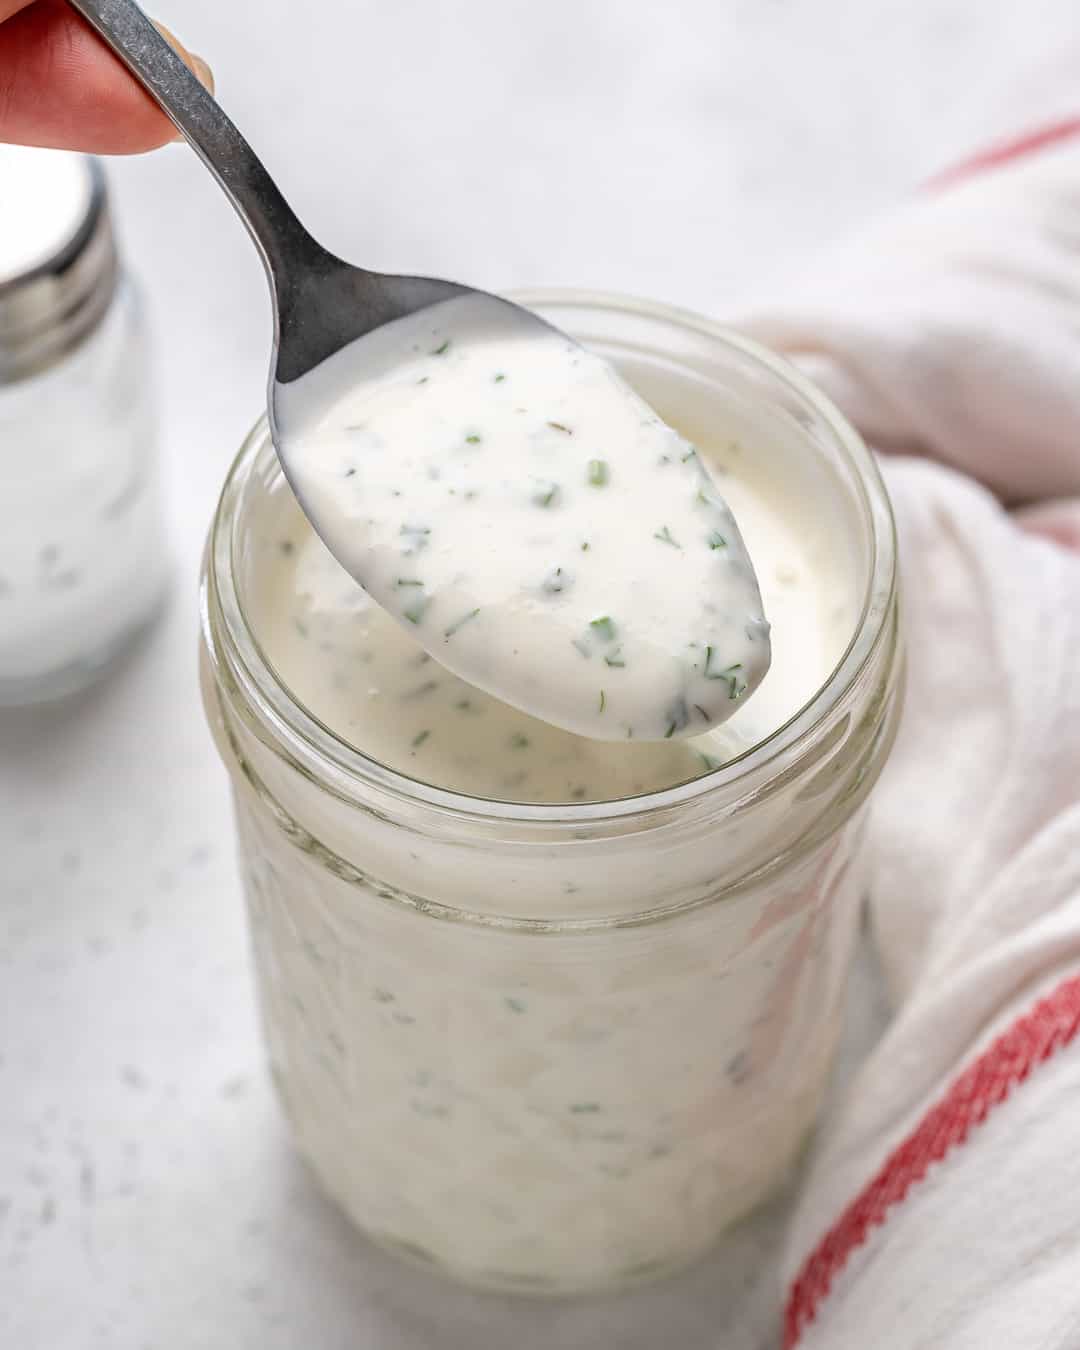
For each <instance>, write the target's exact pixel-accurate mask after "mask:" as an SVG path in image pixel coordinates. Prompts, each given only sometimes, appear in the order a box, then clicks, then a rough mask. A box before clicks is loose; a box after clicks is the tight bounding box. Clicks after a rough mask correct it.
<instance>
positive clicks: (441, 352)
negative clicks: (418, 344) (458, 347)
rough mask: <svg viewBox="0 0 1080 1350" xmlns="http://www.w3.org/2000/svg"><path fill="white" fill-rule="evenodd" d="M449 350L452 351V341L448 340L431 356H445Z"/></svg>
mask: <svg viewBox="0 0 1080 1350" xmlns="http://www.w3.org/2000/svg"><path fill="white" fill-rule="evenodd" d="M449 350H450V339H449V338H447V339H446V341H445V342H443V343H442V345H441V346H439V347H436V348H435V350H434V351H433V352H432V353H431V354H432V356H445V355H446V353H447V352H448V351H449Z"/></svg>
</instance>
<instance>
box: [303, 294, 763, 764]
mask: <svg viewBox="0 0 1080 1350" xmlns="http://www.w3.org/2000/svg"><path fill="white" fill-rule="evenodd" d="M312 409H318V412H317V413H316V414H315V415H312V413H311V410H312ZM277 434H278V441H279V448H280V449H281V451H282V459H283V462H284V463H285V465H286V468H287V471H288V473H289V477H290V481H291V482H292V484H293V487H294V489H295V490H296V492H297V495H298V496H299V498H300V500H301V501H302V503H303V505H304V509H305V511H306V513H307V514H308V515H309V517H310V518H311V519H312V520H313V521H314V522H315V523H316V524H317V527H318V530H319V533H320V534H321V535H322V537H323V538H324V540H325V541H326V543H327V544H328V546H329V547H330V550H331V552H332V553H333V554H334V556H335V557H336V558H337V559H338V560H339V561H340V562H341V563H342V564H343V565H344V566H345V568H346V569H347V571H348V572H349V573H350V574H351V575H352V576H353V577H354V578H355V579H356V580H357V581H359V582H360V584H361V585H362V586H363V587H364V589H365V590H366V591H367V592H368V593H369V594H370V595H371V596H372V597H373V598H374V599H375V600H376V601H377V602H378V603H379V604H380V605H381V606H382V607H383V609H385V610H386V611H387V612H388V613H389V614H390V615H392V616H393V617H394V618H395V619H397V620H398V621H399V623H400V624H402V625H403V626H404V627H405V628H406V629H407V631H408V632H409V634H410V636H411V637H412V638H413V639H414V640H415V641H416V642H417V643H419V644H420V645H421V646H422V647H423V648H424V650H426V651H427V652H428V653H430V654H431V655H432V656H433V657H435V659H436V660H437V661H438V662H439V663H440V664H441V665H442V666H444V667H446V668H447V669H448V670H450V671H452V672H454V673H455V674H456V675H459V676H460V677H461V678H462V679H464V680H467V681H468V682H469V683H470V684H471V685H473V686H475V687H476V688H478V689H481V690H485V691H487V692H488V693H490V694H493V695H495V696H496V697H497V698H499V699H501V700H503V701H504V702H505V703H508V704H511V705H513V706H514V707H516V708H519V709H521V710H523V711H525V712H527V713H529V714H530V715H531V716H533V717H535V718H538V719H541V720H542V721H544V722H547V723H550V724H551V725H553V726H556V727H560V728H563V729H564V730H566V731H570V732H574V733H576V734H577V735H579V736H586V737H590V738H592V739H594V740H605V741H614V740H617V741H623V742H625V741H627V740H643V741H659V740H670V739H677V738H682V737H690V736H697V735H701V734H702V733H703V732H706V731H708V730H710V729H711V728H714V727H716V726H718V725H719V724H720V723H722V722H724V721H726V720H727V718H729V717H730V716H731V715H732V714H733V713H734V712H735V711H736V710H737V709H738V708H739V707H740V706H741V704H742V702H743V701H744V700H745V699H746V698H747V697H748V696H749V695H750V694H752V693H753V692H754V690H755V689H756V688H757V686H758V684H759V683H760V682H761V680H762V678H763V677H764V675H765V673H766V671H767V670H768V668H769V661H770V650H771V649H770V641H769V626H768V624H767V623H766V622H765V618H764V614H763V611H762V605H761V596H760V593H759V590H758V584H757V579H756V577H755V575H754V571H753V568H752V566H751V564H750V559H749V557H748V555H747V552H746V548H745V546H744V544H743V541H742V537H741V535H740V533H739V529H738V527H737V525H736V524H735V520H734V517H733V516H732V514H731V512H730V510H729V509H728V507H727V505H726V503H725V502H724V500H723V498H722V497H721V496H720V494H719V493H718V492H717V490H716V487H715V485H714V483H713V480H712V478H711V477H710V475H709V472H708V470H707V468H706V466H705V464H704V463H703V461H702V460H701V458H700V456H699V455H698V453H697V450H696V449H695V447H694V446H693V445H691V444H690V443H689V442H688V441H686V440H684V439H683V438H682V437H681V436H680V435H679V434H678V433H677V432H676V431H674V430H673V429H672V428H670V427H668V426H666V425H665V424H664V423H663V422H662V421H661V419H660V418H659V417H658V416H657V415H656V413H655V412H654V411H653V410H652V409H651V408H650V407H649V405H648V404H647V403H645V402H644V401H643V400H642V399H641V398H640V397H639V396H638V395H637V394H636V393H634V391H633V390H632V389H631V388H630V387H629V386H628V385H627V384H626V383H625V382H624V381H623V380H622V379H621V378H620V377H619V376H618V375H617V374H616V372H615V371H614V369H613V368H612V367H611V366H610V365H609V364H608V363H607V362H606V361H605V360H603V359H601V358H600V357H598V356H595V355H593V354H592V353H590V352H588V351H586V350H584V349H583V348H581V347H579V346H577V345H576V344H575V343H573V342H571V341H570V340H569V339H567V338H565V337H564V336H563V335H561V334H559V333H557V332H556V331H555V330H553V329H549V328H547V327H546V326H544V325H542V324H540V323H539V322H537V324H536V325H532V324H530V323H528V322H527V321H526V322H524V323H523V322H522V320H521V319H520V317H518V316H517V312H516V311H515V310H514V309H512V308H511V307H509V306H506V305H504V304H502V303H501V302H499V301H497V300H494V299H491V298H487V297H483V296H468V297H466V298H464V299H462V300H454V301H451V302H448V303H446V304H443V305H440V306H437V307H435V308H433V309H430V310H427V311H425V312H424V313H422V314H420V315H416V316H412V317H410V318H408V319H404V320H400V321H398V322H397V323H394V324H391V325H388V326H387V327H386V328H383V329H380V330H378V331H377V332H376V333H375V334H372V335H371V336H370V337H368V338H365V339H362V340H361V341H360V342H359V343H356V344H353V346H352V347H350V348H347V349H345V350H344V351H343V352H339V353H338V354H337V355H336V356H334V357H332V358H331V359H330V361H328V362H326V363H324V365H323V366H321V367H319V368H318V369H317V370H316V371H315V372H314V373H313V374H312V375H309V376H307V377H305V378H304V379H303V380H302V381H300V382H298V384H297V385H294V386H286V387H285V390H284V393H283V394H282V393H279V403H278V426H277Z"/></svg>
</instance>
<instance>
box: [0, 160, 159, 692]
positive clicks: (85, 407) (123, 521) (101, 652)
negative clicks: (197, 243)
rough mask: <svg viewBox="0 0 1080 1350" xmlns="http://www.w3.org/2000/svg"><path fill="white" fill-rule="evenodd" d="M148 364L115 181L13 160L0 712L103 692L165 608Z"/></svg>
mask: <svg viewBox="0 0 1080 1350" xmlns="http://www.w3.org/2000/svg"><path fill="white" fill-rule="evenodd" d="M147 348H148V343H147V337H146V332H145V328H144V323H143V317H142V311H141V307H140V303H139V299H138V296H137V293H136V290H135V287H134V286H133V284H132V282H131V280H130V278H129V277H128V276H126V274H125V272H124V270H123V268H122V266H121V263H120V259H119V256H118V253H117V248H116V242H115V239H114V235H113V227H112V220H111V216H110V211H109V201H108V194H107V190H106V184H105V177H104V174H103V172H102V170H101V166H100V165H99V164H98V163H97V162H96V161H95V160H92V159H89V158H87V157H85V156H82V155H74V154H68V153H66V152H61V151H56V150H38V149H27V148H24V147H20V146H6V145H0V516H2V521H0V705H5V704H6V705H18V704H26V703H37V702H43V701H45V700H48V699H52V698H59V697H62V696H63V695H65V694H70V693H74V692H75V691H76V690H78V689H81V688H83V687H85V686H86V685H88V684H90V683H91V682H92V681H93V680H95V679H96V678H97V677H98V676H99V675H101V674H102V673H103V672H104V671H105V670H106V669H107V668H108V667H109V665H110V664H111V663H112V662H113V660H114V659H115V658H116V657H117V656H119V654H120V653H121V652H123V651H124V650H125V648H126V647H127V646H128V645H129V644H130V642H131V641H132V639H133V638H134V637H135V635H136V634H137V633H138V632H139V630H140V629H142V628H143V627H144V626H145V625H146V624H147V623H148V622H149V621H150V619H151V618H152V617H153V615H154V614H155V613H156V611H157V609H158V607H159V605H160V602H161V599H162V596H163V593H164V589H165V581H166V575H167V553H166V549H165V547H164V545H163V522H162V518H161V507H160V498H159V491H158V475H157V454H156V418H155V409H154V400H153V391H152V386H151V379H150V372H149V359H148V357H149V353H148V350H147Z"/></svg>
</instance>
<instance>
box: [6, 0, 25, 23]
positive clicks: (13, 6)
mask: <svg viewBox="0 0 1080 1350" xmlns="http://www.w3.org/2000/svg"><path fill="white" fill-rule="evenodd" d="M30 3H31V0H0V23H3V22H4V20H5V19H10V18H11V16H12V15H13V14H17V13H18V12H19V10H20V9H25V8H26V6H27V5H29V4H30Z"/></svg>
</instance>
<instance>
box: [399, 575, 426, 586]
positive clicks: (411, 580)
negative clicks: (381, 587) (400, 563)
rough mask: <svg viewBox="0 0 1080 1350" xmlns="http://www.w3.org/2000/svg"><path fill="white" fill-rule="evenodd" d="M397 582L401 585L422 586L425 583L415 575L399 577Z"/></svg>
mask: <svg viewBox="0 0 1080 1350" xmlns="http://www.w3.org/2000/svg"><path fill="white" fill-rule="evenodd" d="M397 584H398V585H399V586H422V585H423V584H424V583H423V582H422V581H418V580H417V579H416V578H415V577H398V579H397Z"/></svg>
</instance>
